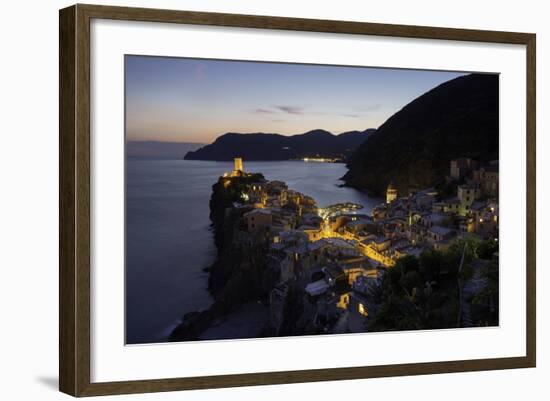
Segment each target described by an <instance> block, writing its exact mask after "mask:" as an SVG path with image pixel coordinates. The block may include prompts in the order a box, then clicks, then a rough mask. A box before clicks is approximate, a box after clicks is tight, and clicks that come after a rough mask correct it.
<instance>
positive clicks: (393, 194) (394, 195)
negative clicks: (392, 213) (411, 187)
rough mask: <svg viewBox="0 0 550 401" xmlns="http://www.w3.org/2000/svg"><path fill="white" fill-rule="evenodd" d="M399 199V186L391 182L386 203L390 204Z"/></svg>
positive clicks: (387, 190)
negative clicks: (396, 186)
mask: <svg viewBox="0 0 550 401" xmlns="http://www.w3.org/2000/svg"><path fill="white" fill-rule="evenodd" d="M396 199H397V188H395V186H394V185H393V182H390V185H388V189H386V203H388V204H390V203H392V202H393V201H394V200H396Z"/></svg>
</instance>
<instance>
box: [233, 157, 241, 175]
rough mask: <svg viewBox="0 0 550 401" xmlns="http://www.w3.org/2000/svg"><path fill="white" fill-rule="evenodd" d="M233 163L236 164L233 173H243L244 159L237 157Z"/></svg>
mask: <svg viewBox="0 0 550 401" xmlns="http://www.w3.org/2000/svg"><path fill="white" fill-rule="evenodd" d="M233 163H234V167H233V171H234V172H235V173H237V172H238V173H242V172H243V159H241V158H240V157H235V158H234V159H233Z"/></svg>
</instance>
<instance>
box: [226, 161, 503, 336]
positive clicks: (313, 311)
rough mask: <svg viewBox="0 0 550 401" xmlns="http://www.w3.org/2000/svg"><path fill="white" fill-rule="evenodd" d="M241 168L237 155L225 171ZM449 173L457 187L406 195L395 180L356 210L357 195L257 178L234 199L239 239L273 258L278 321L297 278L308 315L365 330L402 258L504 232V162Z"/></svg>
mask: <svg viewBox="0 0 550 401" xmlns="http://www.w3.org/2000/svg"><path fill="white" fill-rule="evenodd" d="M242 174H246V173H244V171H243V168H242V161H240V159H236V161H235V170H234V171H233V172H232V173H228V174H226V175H225V177H226V179H227V180H230V179H231V177H235V176H240V175H242ZM447 180H448V182H449V184H452V185H453V187H456V195H453V196H452V197H449V198H445V199H441V198H440V196H439V194H438V192H437V191H436V190H435V189H433V188H428V189H424V190H420V191H412V192H410V193H408V194H407V195H406V196H401V197H400V196H399V194H398V191H397V189H396V187H395V186H394V185H393V184H391V183H390V184H389V185H388V188H387V191H386V202H385V203H383V204H381V205H379V206H377V207H375V208H374V209H373V210H372V212H371V213H369V214H361V213H358V212H357V211H350V210H352V209H353V204H347V206H346V207H345V208H343V207H341V208H338V207H336V208H334V207H331V208H330V209H326V208H325V209H323V208H319V207H318V205H317V204H316V202H315V200H314V199H313V198H311V197H309V196H307V195H304V194H302V193H299V192H297V191H293V190H291V189H289V188H288V187H287V185H286V184H285V183H284V182H281V181H266V180H258V182H254V183H252V184H250V185H248V186H247V188H246V190H245V191H243V193H242V194H241V201H239V202H236V203H234V204H233V207H232V208H231V209H232V211H234V212H236V213H239V218H240V222H241V223H240V224H238V225H237V227H236V229H235V233H234V241H235V242H236V245H237V246H245V247H246V246H262V247H263V248H264V249H266V250H267V251H266V252H267V253H266V255H267V256H266V257H267V263H268V265H269V267H270V268H272V269H275V270H277V271H278V273H279V284H278V285H277V286H276V287H275V288H274V289H273V290H272V292H271V297H270V309H271V316H270V322H271V326H272V328H273V330H274V331H275V332H278V331H279V330H280V329H281V328H282V327H283V325H284V320H285V312H284V311H285V308H286V303H287V300H288V294H289V292H290V288H301V289H303V294H304V305H305V307H304V312H303V313H304V317H303V320H304V322H307V324H309V325H310V328H311V329H312V330H316V331H324V332H330V333H338V332H350V331H351V332H354V331H364V324H365V322H366V319H367V318H368V315H369V311H372V310H374V308H375V305H372V301H371V299H370V297H369V294H370V293H371V291H372V290H373V289H374V288H376V286H378V285H380V278H381V276H382V275H383V274H384V272H385V270H386V269H388V268H391V267H392V266H394V264H395V261H396V260H397V259H399V258H401V257H403V256H406V255H414V256H419V255H420V254H421V253H422V252H423V251H424V250H426V249H429V248H432V249H436V250H444V249H446V248H447V247H449V245H450V244H451V243H452V242H453V241H454V240H455V239H456V238H461V237H466V236H475V237H479V238H482V239H488V238H490V239H494V240H498V163H497V162H492V163H489V164H486V165H480V164H479V163H477V162H476V161H474V160H472V159H466V158H463V159H457V160H453V161H451V164H450V174H449V176H448V177H447ZM327 210H330V212H327ZM304 324H306V323H304ZM311 326H313V327H311Z"/></svg>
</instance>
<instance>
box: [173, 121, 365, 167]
mask: <svg viewBox="0 0 550 401" xmlns="http://www.w3.org/2000/svg"><path fill="white" fill-rule="evenodd" d="M374 131H375V129H372V128H369V129H366V130H364V131H349V132H344V133H342V134H340V135H334V134H332V133H331V132H329V131H325V130H322V129H315V130H312V131H308V132H305V133H303V134H298V135H292V136H285V135H280V134H271V133H263V132H258V133H251V134H239V133H234V132H229V133H227V134H224V135H221V136H219V137H218V138H216V140H215V141H214V142H213V143H211V144H210V145H206V146H204V147H202V148H200V149H197V150H196V151H191V152H188V153H187V154H186V155H185V157H184V159H186V160H216V161H227V160H232V159H233V158H234V157H242V158H243V159H245V160H249V161H262V160H291V159H302V158H304V157H325V158H342V159H345V158H347V157H349V156H350V155H351V154H352V153H353V151H355V149H357V147H358V146H359V145H361V143H363V142H364V141H365V140H366V139H368V138H369V136H370V135H371V134H373V133H374Z"/></svg>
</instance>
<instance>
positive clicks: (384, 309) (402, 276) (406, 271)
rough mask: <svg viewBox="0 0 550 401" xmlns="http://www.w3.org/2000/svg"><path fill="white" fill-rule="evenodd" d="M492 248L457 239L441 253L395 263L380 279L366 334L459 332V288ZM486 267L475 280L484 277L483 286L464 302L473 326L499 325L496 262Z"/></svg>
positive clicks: (490, 243) (490, 244) (431, 252)
mask: <svg viewBox="0 0 550 401" xmlns="http://www.w3.org/2000/svg"><path fill="white" fill-rule="evenodd" d="M496 249H497V248H496V247H495V242H494V241H479V240H475V239H462V240H458V241H456V242H454V243H453V244H452V245H451V246H450V247H449V249H448V250H446V251H435V250H428V251H425V252H423V253H422V254H421V255H420V257H419V258H416V257H414V256H406V257H403V258H401V259H399V260H398V261H397V263H396V265H395V266H394V267H393V268H390V269H388V270H387V272H386V274H385V275H384V277H383V279H382V284H381V294H380V296H379V297H380V302H379V306H378V308H377V310H376V311H375V313H373V317H372V319H371V320H370V321H369V323H368V327H367V329H368V331H391V330H419V329H441V328H452V327H460V326H461V312H462V308H461V294H460V289H461V288H462V286H463V283H464V282H467V281H468V280H470V279H472V278H473V276H474V272H473V264H474V262H475V261H476V260H479V258H483V259H491V258H493V254H494V252H495V251H496ZM461 262H462V268H461V267H460V266H461ZM485 263H486V262H485ZM488 266H489V267H487V268H486V269H485V268H484V269H483V270H482V272H481V276H480V277H481V278H487V285H486V287H485V288H484V289H483V290H482V291H481V292H480V293H478V294H476V295H475V297H474V298H473V300H465V302H471V304H472V305H473V306H474V305H475V308H472V321H473V324H474V325H488V324H493V325H494V324H498V261H496V260H494V259H492V261H491V262H489V263H488ZM474 309H475V310H474ZM495 322H496V323H495Z"/></svg>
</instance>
